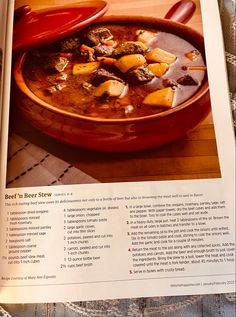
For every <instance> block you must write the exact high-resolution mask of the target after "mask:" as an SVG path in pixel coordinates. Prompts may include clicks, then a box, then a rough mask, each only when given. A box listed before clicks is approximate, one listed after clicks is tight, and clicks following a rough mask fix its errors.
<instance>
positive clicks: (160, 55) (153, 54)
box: [146, 48, 176, 64]
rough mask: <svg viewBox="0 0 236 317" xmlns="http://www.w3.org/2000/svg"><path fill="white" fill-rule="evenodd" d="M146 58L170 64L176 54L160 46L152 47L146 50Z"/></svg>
mask: <svg viewBox="0 0 236 317" xmlns="http://www.w3.org/2000/svg"><path fill="white" fill-rule="evenodd" d="M146 58H147V60H148V61H150V62H157V63H167V64H172V63H174V62H175V60H176V56H175V55H174V54H171V53H169V52H166V51H164V50H162V49H161V48H154V49H153V50H151V51H149V52H147V54H146Z"/></svg>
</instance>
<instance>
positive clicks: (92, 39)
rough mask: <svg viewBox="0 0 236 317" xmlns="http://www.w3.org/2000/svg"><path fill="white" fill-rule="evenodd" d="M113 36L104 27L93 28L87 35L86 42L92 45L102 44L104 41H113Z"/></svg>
mask: <svg viewBox="0 0 236 317" xmlns="http://www.w3.org/2000/svg"><path fill="white" fill-rule="evenodd" d="M112 38H113V35H112V34H111V32H110V30H108V29H107V28H104V27H97V28H91V29H89V30H88V32H87V33H86V34H85V40H86V41H87V42H88V43H89V44H92V45H98V44H102V43H103V42H104V41H108V40H111V39H112Z"/></svg>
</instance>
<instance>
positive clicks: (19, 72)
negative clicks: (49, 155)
mask: <svg viewBox="0 0 236 317" xmlns="http://www.w3.org/2000/svg"><path fill="white" fill-rule="evenodd" d="M143 21H145V22H146V23H147V27H154V26H155V24H158V23H163V24H165V23H166V24H168V25H172V26H173V27H177V28H181V29H184V30H186V31H190V32H193V33H194V34H195V35H196V36H197V37H198V38H199V39H201V40H202V41H204V39H203V36H202V34H201V33H199V32H197V31H196V30H194V29H192V28H190V27H189V26H186V25H184V24H182V23H179V22H176V21H171V20H168V19H161V18H155V17H149V16H125V15H108V16H103V17H102V18H100V19H99V20H98V21H96V22H94V23H93V24H92V25H96V24H102V23H109V22H110V23H111V22H113V23H116V24H117V23H119V22H121V23H129V22H131V23H135V22H136V23H139V22H143ZM157 26H158V25H157ZM183 39H185V38H184V37H183ZM27 54H28V52H24V53H21V54H19V55H18V56H17V58H16V61H15V64H14V68H13V74H14V80H15V83H16V85H17V87H18V88H19V89H20V91H21V92H23V93H24V94H25V95H26V96H27V97H28V98H29V99H30V100H31V101H33V102H34V103H35V104H37V106H40V107H41V108H43V109H46V110H48V111H50V112H53V113H55V114H58V115H61V116H63V117H67V118H70V119H73V120H74V119H76V120H83V121H87V122H93V123H101V124H111V123H119V124H127V123H138V122H143V121H149V120H153V119H158V118H163V117H167V116H170V115H172V114H173V113H176V112H179V111H181V110H183V109H185V108H187V107H188V106H190V105H192V104H193V103H194V104H195V103H197V102H198V100H199V99H201V98H202V97H203V96H204V95H206V94H207V93H208V91H209V84H208V80H207V74H206V79H205V82H204V83H203V84H202V85H201V86H200V87H199V89H198V90H197V92H195V94H194V95H193V96H191V97H190V98H188V99H187V100H186V101H184V102H183V103H181V104H179V105H177V106H175V107H173V108H171V109H168V110H164V111H161V112H159V113H156V114H152V115H148V116H142V117H134V118H122V119H107V118H99V117H89V116H84V115H81V114H76V113H72V112H69V111H66V110H62V109H59V108H57V107H56V106H53V105H51V104H50V103H47V102H46V101H44V100H42V99H41V98H39V97H38V96H37V95H35V94H34V93H33V92H32V91H31V90H30V88H29V87H28V86H27V84H26V82H25V80H24V75H23V67H24V63H25V60H26V57H27ZM196 106H197V105H196Z"/></svg>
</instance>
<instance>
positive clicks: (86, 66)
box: [72, 62, 100, 75]
mask: <svg viewBox="0 0 236 317" xmlns="http://www.w3.org/2000/svg"><path fill="white" fill-rule="evenodd" d="M99 66H100V63H99V62H91V63H80V64H75V65H74V66H73V70H72V73H73V75H89V74H92V73H93V72H94V71H95V70H97V69H98V68H99Z"/></svg>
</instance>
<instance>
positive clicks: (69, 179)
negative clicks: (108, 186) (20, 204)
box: [6, 134, 98, 188]
mask: <svg viewBox="0 0 236 317" xmlns="http://www.w3.org/2000/svg"><path fill="white" fill-rule="evenodd" d="M96 182H98V181H97V180H96V179H94V178H92V177H91V176H89V175H87V174H85V173H84V172H82V171H80V170H79V169H77V168H75V167H73V166H72V165H71V164H68V163H66V162H64V161H63V160H61V159H59V158H57V157H55V156H53V155H52V154H50V153H48V152H46V151H45V150H43V149H42V148H40V147H38V146H36V145H34V144H32V143H30V142H28V141H27V140H25V139H23V138H22V137H20V136H18V135H16V134H12V135H10V137H9V144H8V163H7V181H6V185H7V187H8V188H10V187H27V186H50V185H62V184H88V183H96Z"/></svg>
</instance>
